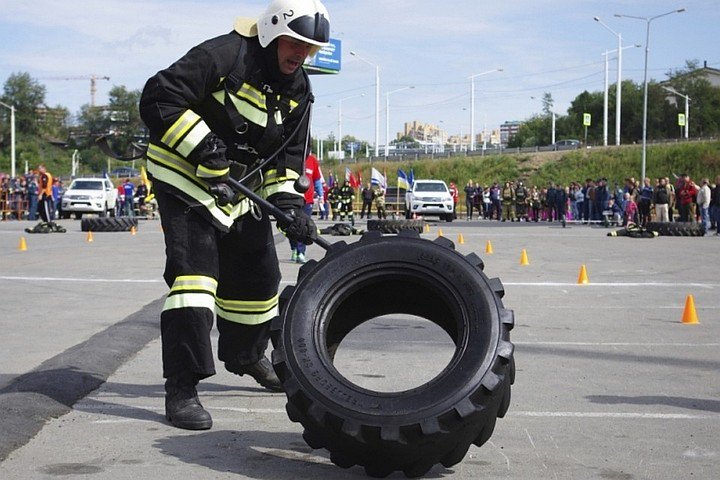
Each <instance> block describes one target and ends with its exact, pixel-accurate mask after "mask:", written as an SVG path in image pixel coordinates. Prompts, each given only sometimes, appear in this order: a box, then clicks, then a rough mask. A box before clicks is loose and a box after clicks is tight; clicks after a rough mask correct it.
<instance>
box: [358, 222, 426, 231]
mask: <svg viewBox="0 0 720 480" xmlns="http://www.w3.org/2000/svg"><path fill="white" fill-rule="evenodd" d="M424 227H425V222H424V221H423V220H402V219H401V220H388V219H384V220H380V219H378V220H368V221H367V229H368V231H378V232H380V233H400V232H401V231H403V230H413V231H416V232H418V233H422V232H423V228H424Z"/></svg>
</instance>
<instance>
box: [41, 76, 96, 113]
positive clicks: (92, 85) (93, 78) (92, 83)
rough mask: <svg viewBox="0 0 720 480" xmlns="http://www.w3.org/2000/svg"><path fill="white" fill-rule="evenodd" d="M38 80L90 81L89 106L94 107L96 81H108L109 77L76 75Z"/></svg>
mask: <svg viewBox="0 0 720 480" xmlns="http://www.w3.org/2000/svg"><path fill="white" fill-rule="evenodd" d="M40 80H90V106H91V107H94V106H95V94H96V93H97V81H98V80H110V77H107V76H103V75H77V76H72V77H45V78H41V79H40Z"/></svg>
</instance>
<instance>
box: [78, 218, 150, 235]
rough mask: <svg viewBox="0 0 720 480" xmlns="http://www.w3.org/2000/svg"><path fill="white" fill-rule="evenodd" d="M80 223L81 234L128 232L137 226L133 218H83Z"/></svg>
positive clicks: (135, 219)
mask: <svg viewBox="0 0 720 480" xmlns="http://www.w3.org/2000/svg"><path fill="white" fill-rule="evenodd" d="M80 222H81V223H80V228H81V229H82V231H83V232H129V231H130V230H131V229H132V228H133V227H135V228H136V229H137V226H138V221H137V218H133V217H85V218H83V219H82V220H81V221H80Z"/></svg>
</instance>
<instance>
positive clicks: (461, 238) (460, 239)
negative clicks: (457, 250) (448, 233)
mask: <svg viewBox="0 0 720 480" xmlns="http://www.w3.org/2000/svg"><path fill="white" fill-rule="evenodd" d="M458 244H460V245H464V244H465V239H464V238H463V236H462V233H461V234H459V235H458Z"/></svg>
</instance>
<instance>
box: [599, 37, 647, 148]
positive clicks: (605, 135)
mask: <svg viewBox="0 0 720 480" xmlns="http://www.w3.org/2000/svg"><path fill="white" fill-rule="evenodd" d="M639 47H642V45H640V44H637V45H628V46H626V47H622V48H621V49H620V50H621V51H622V50H627V49H628V48H639ZM617 51H618V50H617V49H615V50H609V51H608V50H605V53H603V54H602V55H603V56H604V57H605V89H604V90H603V145H604V146H606V147H607V144H608V124H607V121H608V60H609V56H610V54H611V53H615V52H617ZM620 55H622V54H618V58H620ZM618 68H620V67H618ZM618 85H619V83H618ZM621 91H622V89H618V93H617V94H616V95H615V96H616V97H617V98H618V99H619V98H620V97H619V95H620V92H621ZM620 103H621V101H620V100H617V105H616V108H617V111H618V112H620V107H619V105H620ZM616 117H617V118H616V119H615V145H620V133H619V132H620V115H619V113H618V114H616Z"/></svg>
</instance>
